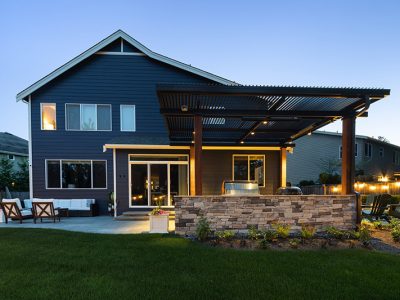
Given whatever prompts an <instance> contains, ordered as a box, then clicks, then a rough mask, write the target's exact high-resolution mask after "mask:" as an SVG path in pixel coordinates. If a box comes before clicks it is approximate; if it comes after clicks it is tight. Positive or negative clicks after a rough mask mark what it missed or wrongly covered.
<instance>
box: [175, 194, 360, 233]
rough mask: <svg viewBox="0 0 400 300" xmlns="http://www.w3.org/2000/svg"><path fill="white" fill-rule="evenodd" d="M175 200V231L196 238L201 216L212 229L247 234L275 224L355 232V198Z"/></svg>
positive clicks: (178, 198)
mask: <svg viewBox="0 0 400 300" xmlns="http://www.w3.org/2000/svg"><path fill="white" fill-rule="evenodd" d="M174 200H175V232H176V233H177V234H180V235H193V234H194V233H195V232H196V225H197V222H198V220H199V219H200V217H202V216H204V217H205V218H207V220H208V222H209V223H210V226H211V229H212V230H218V231H219V230H235V231H239V232H241V231H242V232H244V231H247V229H248V228H249V227H250V226H256V227H257V228H259V229H264V228H269V227H270V224H272V223H286V224H290V225H291V228H292V229H293V230H297V229H300V228H301V226H302V225H311V226H315V227H316V228H317V229H318V230H320V229H323V228H324V227H326V226H335V227H338V228H341V229H354V227H355V225H356V215H357V213H356V198H355V196H352V195H348V196H337V195H326V196H323V195H312V196H311V195H307V196H305V195H303V196H278V195H269V196H267V195H266V196H264V195H263V196H224V195H223V196H179V197H174Z"/></svg>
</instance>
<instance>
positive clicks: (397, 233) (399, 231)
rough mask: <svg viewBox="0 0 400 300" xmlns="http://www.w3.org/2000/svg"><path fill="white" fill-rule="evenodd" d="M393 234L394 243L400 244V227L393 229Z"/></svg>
mask: <svg viewBox="0 0 400 300" xmlns="http://www.w3.org/2000/svg"><path fill="white" fill-rule="evenodd" d="M391 234H392V238H393V241H395V242H400V226H396V227H393V228H392V231H391Z"/></svg>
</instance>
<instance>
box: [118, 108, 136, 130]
mask: <svg viewBox="0 0 400 300" xmlns="http://www.w3.org/2000/svg"><path fill="white" fill-rule="evenodd" d="M131 106H133V113H134V114H133V116H134V121H133V127H134V128H133V130H123V129H122V124H123V122H122V108H123V107H131ZM119 119H120V120H119V123H120V130H121V131H123V132H136V105H135V104H120V106H119Z"/></svg>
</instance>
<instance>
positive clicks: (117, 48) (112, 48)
mask: <svg viewBox="0 0 400 300" xmlns="http://www.w3.org/2000/svg"><path fill="white" fill-rule="evenodd" d="M100 51H107V52H121V39H117V40H115V41H114V42H112V43H110V44H108V45H107V46H105V47H104V48H102V49H101V50H100Z"/></svg>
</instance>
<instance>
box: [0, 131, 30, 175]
mask: <svg viewBox="0 0 400 300" xmlns="http://www.w3.org/2000/svg"><path fill="white" fill-rule="evenodd" d="M28 153H29V151H28V141H27V140H25V139H23V138H20V137H18V136H16V135H13V134H11V133H8V132H0V160H2V159H6V160H9V161H11V162H12V164H13V167H14V170H15V171H18V170H19V164H20V163H22V162H24V161H26V160H28Z"/></svg>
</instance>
